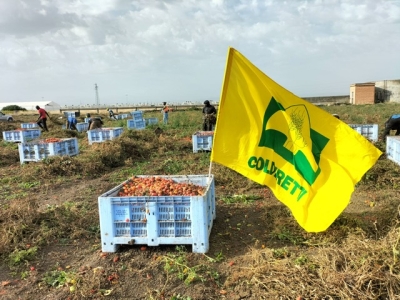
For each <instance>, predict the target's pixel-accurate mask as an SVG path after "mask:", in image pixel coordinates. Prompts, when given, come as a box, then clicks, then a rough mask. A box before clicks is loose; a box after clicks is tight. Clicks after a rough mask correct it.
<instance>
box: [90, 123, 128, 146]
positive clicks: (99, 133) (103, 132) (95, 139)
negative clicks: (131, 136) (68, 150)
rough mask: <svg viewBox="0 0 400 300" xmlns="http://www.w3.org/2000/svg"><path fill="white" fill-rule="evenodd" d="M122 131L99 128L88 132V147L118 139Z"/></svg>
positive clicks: (120, 129)
mask: <svg viewBox="0 0 400 300" xmlns="http://www.w3.org/2000/svg"><path fill="white" fill-rule="evenodd" d="M123 131H124V128H123V127H112V128H99V129H93V130H88V131H87V135H88V140H89V145H91V144H93V143H102V142H105V141H109V140H112V139H115V138H116V137H119V136H120V135H121V134H122V132H123Z"/></svg>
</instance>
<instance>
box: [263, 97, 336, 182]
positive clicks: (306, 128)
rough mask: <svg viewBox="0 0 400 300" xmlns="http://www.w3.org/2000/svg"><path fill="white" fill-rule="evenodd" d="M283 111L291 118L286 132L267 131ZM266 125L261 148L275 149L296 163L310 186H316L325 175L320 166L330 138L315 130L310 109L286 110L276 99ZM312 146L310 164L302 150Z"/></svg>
mask: <svg viewBox="0 0 400 300" xmlns="http://www.w3.org/2000/svg"><path fill="white" fill-rule="evenodd" d="M280 112H285V113H286V115H288V116H289V119H290V121H289V122H285V123H286V124H287V125H286V127H287V130H286V132H282V131H280V130H277V129H274V126H270V128H267V126H268V125H270V123H271V122H270V121H271V119H274V116H278V114H279V113H280ZM280 120H282V118H280ZM262 126H263V127H262V128H263V131H262V134H261V138H260V142H259V143H258V146H259V147H267V148H270V149H272V150H274V152H275V153H276V154H278V155H279V156H281V157H282V158H283V159H284V160H286V161H287V162H288V163H290V164H292V165H293V166H294V167H295V169H296V171H297V172H299V174H300V175H301V176H302V177H303V178H304V180H305V181H307V182H308V184H309V185H312V184H313V183H314V182H315V180H316V179H317V177H318V175H319V174H320V173H321V168H320V167H319V161H320V157H321V152H322V151H323V149H324V148H325V146H326V145H327V144H328V142H329V139H328V138H327V137H325V136H323V135H322V134H320V133H318V132H317V131H315V130H314V129H312V128H311V126H310V117H309V115H308V111H307V108H306V106H305V105H303V104H299V105H293V106H290V107H287V108H286V109H285V108H284V107H283V106H282V105H281V104H280V103H279V102H278V101H276V100H275V99H274V97H272V98H271V101H270V102H269V104H268V107H267V109H266V110H265V113H264V120H263V124H262ZM279 126H280V127H281V128H283V127H285V124H282V123H280V124H279ZM275 127H276V125H275ZM310 147H311V152H312V155H313V157H314V162H310V161H309V160H308V159H307V157H306V155H305V154H304V151H303V150H302V148H303V149H304V148H310ZM313 165H316V166H318V167H317V169H316V170H315V169H314V168H313V167H312V166H313Z"/></svg>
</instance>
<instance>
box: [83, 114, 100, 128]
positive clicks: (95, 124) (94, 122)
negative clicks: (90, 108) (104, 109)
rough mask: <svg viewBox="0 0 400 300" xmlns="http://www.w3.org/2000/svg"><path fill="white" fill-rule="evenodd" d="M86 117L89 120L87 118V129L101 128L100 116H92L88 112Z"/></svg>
mask: <svg viewBox="0 0 400 300" xmlns="http://www.w3.org/2000/svg"><path fill="white" fill-rule="evenodd" d="M86 117H87V118H89V120H88V124H89V130H92V129H98V128H102V127H103V125H104V123H103V121H102V120H101V118H100V117H95V118H92V117H91V116H90V114H86Z"/></svg>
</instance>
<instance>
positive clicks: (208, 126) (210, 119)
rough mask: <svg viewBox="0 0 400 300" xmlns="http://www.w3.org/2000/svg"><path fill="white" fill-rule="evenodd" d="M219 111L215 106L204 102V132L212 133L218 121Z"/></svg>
mask: <svg viewBox="0 0 400 300" xmlns="http://www.w3.org/2000/svg"><path fill="white" fill-rule="evenodd" d="M216 115H217V110H216V109H215V107H214V106H213V105H211V104H210V101H208V100H206V101H204V107H203V131H212V130H213V126H214V125H215V123H216V121H217V117H216Z"/></svg>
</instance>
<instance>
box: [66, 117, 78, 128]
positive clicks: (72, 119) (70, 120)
mask: <svg viewBox="0 0 400 300" xmlns="http://www.w3.org/2000/svg"><path fill="white" fill-rule="evenodd" d="M76 123H77V121H76V118H75V117H68V118H67V124H66V126H67V129H69V130H76V131H78V129H77V128H76Z"/></svg>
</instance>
